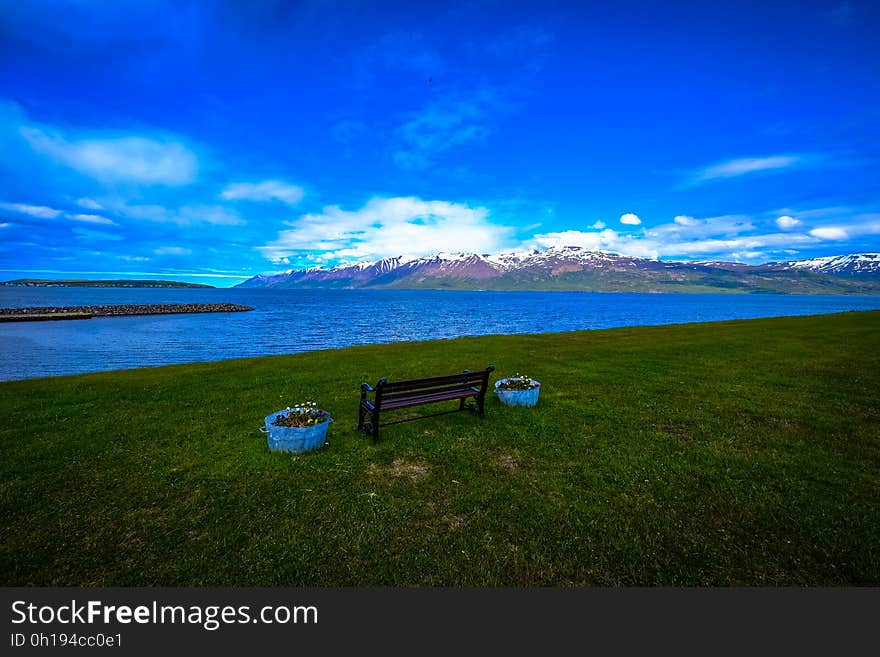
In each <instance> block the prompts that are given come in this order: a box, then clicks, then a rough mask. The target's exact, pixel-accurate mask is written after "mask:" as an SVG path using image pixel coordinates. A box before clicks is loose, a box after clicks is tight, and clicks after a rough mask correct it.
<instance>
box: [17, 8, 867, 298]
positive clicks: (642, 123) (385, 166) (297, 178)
mask: <svg viewBox="0 0 880 657" xmlns="http://www.w3.org/2000/svg"><path fill="white" fill-rule="evenodd" d="M421 4H423V3H406V4H400V5H395V4H390V3H384V4H383V3H368V2H341V3H324V2H297V3H291V2H280V1H275V2H273V1H270V0H264V1H261V2H248V3H241V2H227V3H221V2H211V3H209V2H188V1H186V0H177V1H175V2H129V1H127V0H119V1H116V2H113V3H102V2H93V1H86V0H81V1H74V0H69V1H67V2H45V1H40V0H32V1H30V2H26V3H23V2H18V1H11V0H0V279H8V278H16V277H21V276H28V277H42V278H57V277H64V276H71V277H72V276H76V277H87V278H101V277H106V278H119V277H123V276H124V277H134V278H145V277H147V278H157V277H161V278H173V279H177V280H189V281H198V282H208V283H212V284H217V285H231V284H234V283H236V282H238V281H239V280H241V279H243V278H245V277H249V276H251V275H253V274H256V273H260V272H266V271H277V270H281V269H288V268H293V267H301V266H311V265H319V264H324V265H333V264H337V263H340V262H351V261H357V260H364V259H377V258H381V257H388V256H395V255H407V256H418V255H423V254H427V253H433V252H437V251H475V252H481V253H485V252H497V251H506V250H518V249H523V248H533V247H546V246H552V245H563V244H578V245H582V246H588V247H592V248H601V249H606V250H610V251H617V252H621V253H627V254H632V255H638V256H647V257H660V258H666V259H700V260H705V259H735V260H740V261H745V262H763V261H768V260H789V259H801V258H807V257H815V256H823V255H834V254H839V253H850V252H862V251H880V75H878V73H877V71H878V68H877V65H878V62H880V39H877V36H876V35H877V33H878V31H880V6H878V4H877V3H874V2H869V1H848V2H835V1H831V2H807V1H797V2H774V1H772V0H765V1H763V2H755V3H749V2H743V1H740V2H730V3H725V2H718V3H705V2H689V3H676V2H668V3H656V2H626V1H622V2H614V3H597V4H595V5H590V4H589V3H585V2H580V3H554V2H547V1H544V2H541V3H531V5H528V4H522V5H516V4H511V3H510V2H482V3H478V2H469V3H463V4H456V3H430V4H431V5H432V6H425V7H421V6H420V5H421ZM424 4H426V5H427V4H428V3H424Z"/></svg>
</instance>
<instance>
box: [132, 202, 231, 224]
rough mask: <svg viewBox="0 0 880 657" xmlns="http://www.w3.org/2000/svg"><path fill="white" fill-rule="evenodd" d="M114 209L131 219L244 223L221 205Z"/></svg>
mask: <svg viewBox="0 0 880 657" xmlns="http://www.w3.org/2000/svg"><path fill="white" fill-rule="evenodd" d="M116 211H117V212H119V213H120V214H123V215H124V216H126V217H130V218H132V219H143V220H146V221H155V222H158V223H170V224H178V225H180V226H189V225H193V224H214V225H216V226H241V225H243V224H244V223H245V220H244V219H242V218H241V217H240V216H239V214H238V213H237V212H235V211H234V210H231V209H229V208H226V207H223V206H222V205H184V206H182V207H180V208H167V207H165V206H164V205H121V206H119V207H118V208H116Z"/></svg>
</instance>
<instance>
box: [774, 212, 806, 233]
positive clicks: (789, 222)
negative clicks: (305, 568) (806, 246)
mask: <svg viewBox="0 0 880 657" xmlns="http://www.w3.org/2000/svg"><path fill="white" fill-rule="evenodd" d="M800 223H801V222H800V220H799V219H795V218H794V217H790V216H788V215H787V214H786V215H782V216H781V217H779V218H778V219H777V220H776V225H777V226H779V227H780V228H781V229H782V230H791V229H792V228H794V227H795V226H799V225H800Z"/></svg>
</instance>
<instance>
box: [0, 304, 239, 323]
mask: <svg viewBox="0 0 880 657" xmlns="http://www.w3.org/2000/svg"><path fill="white" fill-rule="evenodd" d="M251 310H253V308H252V307H251V306H243V305H240V304H236V303H149V304H122V305H108V306H48V307H45V306H44V307H33V308H0V322H40V321H55V320H71V319H92V318H95V317H131V316H135V315H180V314H193V313H238V312H249V311H251Z"/></svg>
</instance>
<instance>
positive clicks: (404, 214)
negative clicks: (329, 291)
mask: <svg viewBox="0 0 880 657" xmlns="http://www.w3.org/2000/svg"><path fill="white" fill-rule="evenodd" d="M488 216H489V210H488V209H486V208H484V207H473V208H472V207H470V206H468V205H465V204H462V203H450V202H447V201H423V200H421V199H419V198H415V197H395V198H373V199H371V200H370V201H369V202H367V204H366V205H364V206H363V207H362V208H360V209H359V210H353V211H348V210H343V209H341V208H340V207H339V206H335V205H333V206H328V207H325V208H324V210H323V211H322V212H321V213H319V214H306V215H303V216H301V217H299V218H298V219H296V220H294V221H292V222H289V225H290V226H291V228H290V229H288V230H283V231H281V232H280V233H279V234H278V238H277V239H276V240H275V241H273V242H270V243H269V244H266V245H265V246H262V247H258V249H259V250H260V251H261V252H262V253H263V255H265V256H266V257H267V258H268V259H270V260H272V261H273V262H280V261H281V260H282V259H283V258H289V257H290V256H300V257H307V258H310V259H313V260H316V261H320V262H327V261H332V260H339V259H344V260H367V259H369V260H374V259H379V258H387V257H394V256H401V255H402V256H407V257H417V256H422V255H428V254H431V253H436V252H439V251H471V252H477V253H490V252H493V251H498V250H499V249H500V248H502V247H504V246H506V245H507V239H508V237H509V235H510V234H511V232H512V231H511V229H510V228H508V227H506V226H499V225H496V224H493V223H491V222H490V221H489V220H488Z"/></svg>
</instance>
